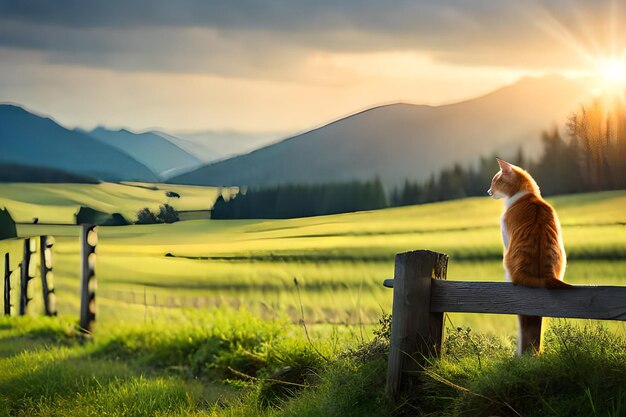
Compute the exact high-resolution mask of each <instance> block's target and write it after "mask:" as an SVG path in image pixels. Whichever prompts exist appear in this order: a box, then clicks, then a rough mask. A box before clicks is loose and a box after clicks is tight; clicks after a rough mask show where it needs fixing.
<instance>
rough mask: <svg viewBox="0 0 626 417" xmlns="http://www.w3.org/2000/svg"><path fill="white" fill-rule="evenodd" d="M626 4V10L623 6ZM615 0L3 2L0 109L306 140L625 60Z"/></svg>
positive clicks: (64, 119) (86, 123)
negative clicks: (351, 117)
mask: <svg viewBox="0 0 626 417" xmlns="http://www.w3.org/2000/svg"><path fill="white" fill-rule="evenodd" d="M624 9H626V6H625V7H624ZM625 11H626V10H621V9H620V8H619V3H618V2H617V1H594V2H591V1H587V2H575V1H571V0H551V1H544V2H539V1H535V2H532V1H528V2H527V1H523V2H520V1H513V0H499V1H492V0H473V1H450V0H414V1H408V0H386V1H378V0H377V1H374V0H354V1H346V0H315V1H313V0H309V1H302V0H267V1H254V0H229V1H216V0H178V1H177V0H133V1H130V0H106V1H102V0H93V1H84V0H57V1H49V0H22V1H15V0H0V102H10V103H17V104H20V105H23V106H25V107H26V108H27V109H31V110H33V111H36V112H38V113H41V114H46V115H50V116H52V117H53V118H54V119H55V120H57V121H59V122H60V123H62V124H64V125H66V126H70V127H74V126H79V127H82V128H92V127H95V126H96V125H106V126H109V127H114V128H119V127H125V128H131V129H135V130H143V129H147V128H161V129H165V130H167V131H170V132H181V131H197V130H215V131H241V132H296V131H302V130H305V129H308V128H311V127H315V126H318V125H321V124H323V123H325V122H328V121H331V120H334V119H337V118H339V117H341V116H343V115H347V114H350V113H354V112H356V111H358V110H362V109H365V108H368V107H372V106H375V105H379V104H386V103H392V102H400V101H402V102H410V103H418V104H442V103H450V102H455V101H459V100H463V99H468V98H471V97H474V96H477V95H480V94H484V93H486V92H489V91H491V90H493V89H495V88H498V87H500V86H503V85H506V84H510V83H513V82H515V81H516V80H517V79H518V78H520V77H522V76H525V75H531V76H538V75H542V74H549V73H558V74H563V75H566V76H570V77H572V76H580V75H584V74H587V73H588V72H589V71H592V70H594V65H595V63H594V62H595V61H596V60H597V58H598V57H607V56H613V55H620V56H623V54H624V50H623V49H622V48H623V47H624V45H623V44H621V43H620V42H621V39H622V38H625V36H624V35H626V33H625V32H626V31H623V30H622V28H621V26H620V22H621V21H624V22H626V19H623V17H624V16H623V15H624V12H625Z"/></svg>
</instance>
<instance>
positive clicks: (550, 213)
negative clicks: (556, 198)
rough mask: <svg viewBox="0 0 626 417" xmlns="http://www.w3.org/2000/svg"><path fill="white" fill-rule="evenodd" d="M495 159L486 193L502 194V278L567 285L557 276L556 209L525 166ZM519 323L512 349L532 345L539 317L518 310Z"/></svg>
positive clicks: (560, 259)
mask: <svg viewBox="0 0 626 417" xmlns="http://www.w3.org/2000/svg"><path fill="white" fill-rule="evenodd" d="M498 165H499V166H500V171H499V172H498V173H496V175H495V176H494V177H493V180H492V181H491V188H489V190H488V191H487V193H488V194H489V195H490V196H491V197H493V198H495V199H499V198H504V199H505V202H504V206H505V211H504V213H503V214H502V218H501V220H500V229H501V231H502V242H503V244H504V259H503V264H504V270H505V273H506V275H505V280H506V281H509V282H512V283H513V284H514V285H522V286H526V287H537V288H570V287H571V285H569V284H566V283H564V282H563V281H562V280H563V275H564V274H565V264H566V257H565V248H564V246H563V237H562V234H561V225H560V223H559V219H558V217H557V215H556V212H555V211H554V209H553V208H552V206H550V204H548V203H547V202H546V201H545V200H544V199H543V198H541V192H540V191H539V186H538V185H537V183H536V182H535V180H534V179H533V178H532V177H531V176H530V174H529V173H528V172H526V171H524V170H523V169H522V168H520V167H518V166H515V165H513V164H510V163H508V162H506V161H503V160H501V159H498ZM519 325H520V334H519V338H518V351H517V353H518V355H519V354H521V353H522V350H523V349H525V348H526V347H528V346H534V349H535V350H536V351H538V350H539V349H540V346H539V343H540V339H539V340H537V337H536V336H537V335H540V334H541V317H537V316H519Z"/></svg>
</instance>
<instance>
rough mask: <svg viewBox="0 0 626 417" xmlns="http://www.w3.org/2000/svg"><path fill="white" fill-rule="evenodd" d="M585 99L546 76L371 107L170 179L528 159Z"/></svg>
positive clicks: (261, 179) (419, 168)
mask: <svg viewBox="0 0 626 417" xmlns="http://www.w3.org/2000/svg"><path fill="white" fill-rule="evenodd" d="M587 97H588V92H587V88H586V87H585V85H584V84H583V83H582V82H579V81H573V80H568V79H565V78H562V77H558V76H548V77H542V78H523V79H521V80H520V81H518V82H517V83H515V84H513V85H510V86H507V87H504V88H501V89H499V90H496V91H494V92H492V93H490V94H487V95H485V96H482V97H478V98H475V99H472V100H467V101H463V102H460V103H455V104H449V105H442V106H425V105H413V104H403V103H399V104H392V105H386V106H380V107H375V108H372V109H369V110H366V111H363V112H360V113H357V114H354V115H352V116H349V117H346V118H343V119H340V120H337V121H335V122H332V123H330V124H328V125H326V126H323V127H321V128H318V129H315V130H311V131H309V132H306V133H303V134H300V135H297V136H294V137H291V138H288V139H285V140H283V141H281V142H279V143H276V144H273V145H270V146H266V147H264V148H261V149H258V150H256V151H253V152H250V153H249V154H246V155H241V156H237V157H234V158H231V159H227V160H224V161H220V162H217V163H214V164H211V165H206V166H203V167H201V168H198V169H197V170H195V171H191V172H188V173H186V174H183V175H180V176H177V177H174V178H172V179H171V180H170V181H171V182H173V183H181V184H198V185H209V184H210V185H222V184H223V185H247V186H253V187H254V186H268V185H276V184H281V183H323V182H335V181H350V180H353V179H361V180H365V179H371V178H373V177H375V176H379V177H380V178H381V180H382V181H383V182H384V183H385V184H386V185H396V184H399V183H400V182H402V181H403V180H404V179H405V178H412V179H426V178H427V177H428V176H430V175H431V174H433V173H438V172H439V171H440V170H441V169H442V168H444V167H449V166H450V165H451V164H453V163H457V162H458V163H462V164H465V163H471V162H475V161H476V159H477V158H478V157H479V156H481V155H486V154H490V153H493V152H497V153H498V155H500V156H502V157H507V156H511V155H513V154H514V153H515V152H516V151H517V149H518V147H519V146H523V147H524V149H525V150H526V151H527V152H528V153H530V154H531V155H536V154H537V153H538V152H539V151H540V149H541V146H540V133H541V131H542V130H544V129H548V128H551V127H552V126H555V125H559V126H562V125H563V123H564V122H565V119H566V117H567V115H568V114H569V112H570V111H572V110H573V109H575V108H576V107H577V106H578V105H579V104H580V103H581V102H582V101H583V100H585V99H586V98H587Z"/></svg>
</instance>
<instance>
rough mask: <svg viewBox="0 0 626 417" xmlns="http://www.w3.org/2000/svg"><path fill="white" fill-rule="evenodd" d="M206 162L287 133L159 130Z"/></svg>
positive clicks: (246, 149)
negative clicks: (174, 131) (164, 131)
mask: <svg viewBox="0 0 626 417" xmlns="http://www.w3.org/2000/svg"><path fill="white" fill-rule="evenodd" d="M159 134H162V135H163V136H164V137H165V138H167V139H168V140H170V141H172V142H173V143H175V144H176V145H178V146H180V147H181V148H183V149H185V150H187V151H188V152H191V153H193V154H194V155H197V156H198V157H199V158H200V159H202V160H203V161H204V162H213V161H218V160H222V159H226V158H230V157H233V156H236V155H241V154H243V153H247V152H250V151H252V150H255V149H258V148H261V147H263V146H267V145H269V144H270V143H273V142H276V141H277V140H278V139H279V138H284V137H286V135H285V134H284V133H282V132H267V133H245V132H236V131H212V130H207V131H200V132H183V133H177V134H176V135H173V136H172V135H169V134H165V133H161V132H159Z"/></svg>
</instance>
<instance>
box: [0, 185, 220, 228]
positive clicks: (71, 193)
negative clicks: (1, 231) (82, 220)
mask: <svg viewBox="0 0 626 417" xmlns="http://www.w3.org/2000/svg"><path fill="white" fill-rule="evenodd" d="M168 191H172V192H175V193H177V194H178V195H179V196H180V197H178V198H175V197H173V198H172V197H168V196H167V195H166V193H167V192H168ZM222 192H228V193H230V192H231V190H221V189H219V188H215V187H196V186H188V185H170V184H144V183H124V184H111V183H107V182H105V183H101V184H38V183H0V208H2V207H6V208H7V209H8V210H9V212H10V213H11V216H12V217H13V219H14V220H15V221H16V222H18V223H31V222H32V220H33V218H35V217H37V218H38V219H39V222H40V223H54V224H73V223H74V221H75V219H74V214H76V212H77V211H78V209H79V208H80V207H81V206H87V207H90V208H93V209H96V210H98V211H102V212H104V213H121V214H122V215H123V216H124V217H125V218H126V219H127V220H131V221H132V220H135V218H136V216H137V212H138V211H139V210H141V209H142V208H144V207H149V208H150V209H151V210H153V211H157V210H158V208H159V206H160V205H161V204H164V203H168V204H170V205H172V206H174V207H175V208H176V209H177V210H209V209H210V208H211V207H213V203H215V200H216V199H217V197H218V196H219V195H220V193H222Z"/></svg>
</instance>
